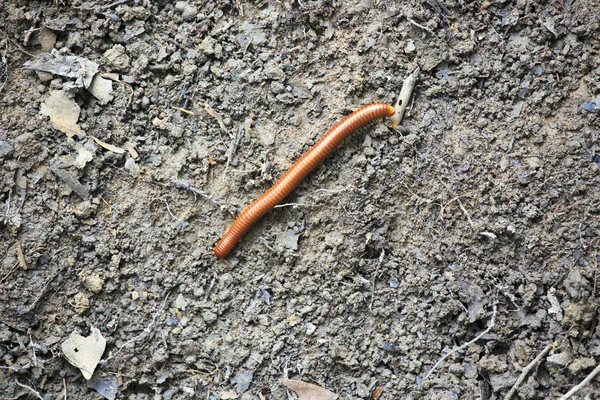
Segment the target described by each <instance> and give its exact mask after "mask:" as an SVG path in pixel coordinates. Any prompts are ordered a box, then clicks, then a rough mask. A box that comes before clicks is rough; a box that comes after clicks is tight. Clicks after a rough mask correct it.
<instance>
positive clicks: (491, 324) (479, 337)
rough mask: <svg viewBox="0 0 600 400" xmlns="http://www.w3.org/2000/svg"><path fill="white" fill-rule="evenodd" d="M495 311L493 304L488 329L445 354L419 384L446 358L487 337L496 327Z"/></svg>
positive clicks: (496, 309) (496, 308) (495, 307)
mask: <svg viewBox="0 0 600 400" xmlns="http://www.w3.org/2000/svg"><path fill="white" fill-rule="evenodd" d="M496 311H498V307H497V306H496V304H494V310H493V312H492V319H491V320H490V322H488V327H487V329H486V330H485V331H483V332H481V333H480V334H479V335H477V337H475V339H473V340H471V341H469V342H467V343H464V344H462V345H460V346H458V347H455V348H454V349H452V350H450V351H449V352H448V353H446V355H444V356H443V357H442V358H440V359H439V360H438V361H437V362H436V363H435V365H434V366H433V367H431V369H430V370H429V372H428V373H427V375H425V377H424V378H423V380H422V381H421V384H423V383H425V381H426V380H427V379H428V378H429V376H431V374H432V373H433V372H434V371H435V370H436V369H437V367H439V366H440V365H441V364H442V363H443V362H444V360H445V359H446V358H448V357H450V356H451V355H452V354H454V353H456V352H458V351H461V350H463V349H465V348H467V347H469V346H471V345H472V344H474V343H475V342H477V341H478V340H479V339H481V338H482V337H484V336H485V335H487V334H488V333H489V332H490V331H491V330H492V328H493V327H494V326H495V325H496Z"/></svg>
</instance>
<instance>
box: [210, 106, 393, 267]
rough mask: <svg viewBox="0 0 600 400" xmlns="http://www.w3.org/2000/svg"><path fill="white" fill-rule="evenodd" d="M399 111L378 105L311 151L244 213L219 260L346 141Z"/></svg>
mask: <svg viewBox="0 0 600 400" xmlns="http://www.w3.org/2000/svg"><path fill="white" fill-rule="evenodd" d="M395 111H396V110H395V109H394V107H392V106H391V105H389V104H385V103H374V104H369V105H368V106H365V107H362V108H360V109H358V110H356V111H354V112H353V113H352V114H350V115H348V116H347V117H346V118H344V119H342V120H341V121H340V122H338V123H337V124H336V125H335V126H334V127H333V128H331V129H330V130H328V131H327V133H325V135H323V137H322V138H321V139H319V141H318V142H317V143H315V145H314V146H313V147H311V148H310V150H308V151H307V152H306V153H304V154H303V155H302V157H300V158H299V159H298V161H296V162H295V163H294V165H292V166H291V167H290V169H288V170H287V171H286V172H285V174H283V176H282V177H281V178H279V180H278V181H277V182H276V183H275V184H274V185H273V186H271V188H270V189H269V190H267V191H266V192H265V193H263V194H262V195H261V196H260V197H259V198H258V199H256V200H254V201H253V202H252V204H250V205H249V206H248V207H246V208H245V209H244V211H242V212H241V213H240V215H239V216H238V217H237V219H236V220H235V222H234V223H233V225H231V227H230V228H229V230H228V231H227V233H225V235H224V236H223V238H222V239H221V240H220V241H219V243H218V244H217V246H216V247H215V251H214V254H215V255H216V256H217V257H219V258H225V257H227V255H228V254H229V252H230V251H231V250H232V249H233V247H234V246H235V245H236V243H237V242H239V241H240V239H241V238H242V237H243V236H244V235H245V234H246V232H248V230H250V228H251V227H252V226H253V225H254V224H255V223H256V222H258V220H260V219H261V218H262V217H264V216H265V214H267V213H268V212H269V211H271V210H272V209H273V208H274V207H275V206H276V205H277V204H279V203H281V201H283V199H285V198H286V197H287V196H288V195H289V194H290V193H292V191H293V190H294V189H295V188H296V186H298V185H299V184H300V182H302V180H303V179H304V178H305V177H306V176H307V175H308V174H309V173H310V172H311V171H312V170H314V169H315V168H316V167H318V166H319V164H321V163H322V162H323V160H325V158H326V157H327V156H328V155H329V154H331V153H332V152H333V151H334V150H335V149H336V148H337V147H338V146H339V145H340V144H341V143H342V142H343V141H344V139H346V138H347V137H348V136H350V135H352V134H353V133H354V132H356V131H357V130H359V129H361V128H364V127H365V126H367V125H369V124H370V123H372V122H374V121H376V120H378V119H381V118H384V117H391V116H392V115H394V113H395Z"/></svg>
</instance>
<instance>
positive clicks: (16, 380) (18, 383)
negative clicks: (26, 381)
mask: <svg viewBox="0 0 600 400" xmlns="http://www.w3.org/2000/svg"><path fill="white" fill-rule="evenodd" d="M15 382H17V385H19V386H21V387H24V388H25V389H29V390H30V391H31V393H33V394H35V395H36V396H37V398H38V399H42V400H44V398H43V397H42V396H40V394H39V393H38V392H37V391H35V390H34V389H33V388H30V387H29V386H27V385H23V384H22V383H21V382H19V380H18V379H15Z"/></svg>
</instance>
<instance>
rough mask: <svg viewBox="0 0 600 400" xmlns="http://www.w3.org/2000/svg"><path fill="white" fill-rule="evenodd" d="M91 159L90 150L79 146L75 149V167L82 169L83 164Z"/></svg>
mask: <svg viewBox="0 0 600 400" xmlns="http://www.w3.org/2000/svg"><path fill="white" fill-rule="evenodd" d="M90 161H92V152H91V151H89V150H88V149H86V148H85V147H80V148H79V149H77V157H75V162H74V163H73V165H75V167H77V168H79V169H82V168H83V167H85V164H87V163H88V162H90Z"/></svg>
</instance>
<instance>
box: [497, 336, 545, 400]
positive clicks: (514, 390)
mask: <svg viewBox="0 0 600 400" xmlns="http://www.w3.org/2000/svg"><path fill="white" fill-rule="evenodd" d="M553 346H554V343H549V344H548V345H547V346H546V347H544V350H542V351H541V353H540V354H538V355H537V357H536V358H534V359H533V361H532V362H530V363H529V364H528V365H527V366H526V367H525V368H523V372H521V375H520V376H519V379H517V381H516V382H515V384H514V385H513V387H512V388H511V389H510V392H508V394H507V395H506V396H505V397H504V400H510V399H512V397H513V396H514V395H515V394H516V393H517V390H518V389H519V386H521V384H522V383H523V381H524V380H525V378H527V375H529V373H530V372H531V371H532V370H533V369H535V368H537V366H538V364H539V363H540V362H541V361H542V359H543V358H544V357H546V354H548V353H549V352H550V350H551V349H552V347H553Z"/></svg>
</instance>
